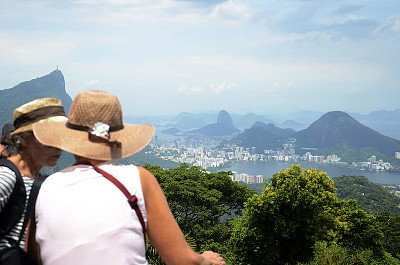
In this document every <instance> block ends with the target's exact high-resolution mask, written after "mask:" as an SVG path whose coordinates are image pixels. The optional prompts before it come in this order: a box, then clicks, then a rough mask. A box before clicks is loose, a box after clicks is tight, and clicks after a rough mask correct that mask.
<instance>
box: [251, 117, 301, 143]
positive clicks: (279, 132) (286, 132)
mask: <svg viewBox="0 0 400 265" xmlns="http://www.w3.org/2000/svg"><path fill="white" fill-rule="evenodd" d="M254 127H261V128H264V129H265V130H267V131H269V132H271V133H273V134H275V135H276V136H278V138H280V139H285V138H288V137H290V136H291V135H293V134H294V131H293V130H291V129H282V128H279V127H276V126H275V125H274V124H273V123H268V124H265V123H263V122H261V121H257V122H256V123H254V124H253V126H252V128H254Z"/></svg>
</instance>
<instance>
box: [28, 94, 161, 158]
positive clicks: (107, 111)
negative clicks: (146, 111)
mask: <svg viewBox="0 0 400 265" xmlns="http://www.w3.org/2000/svg"><path fill="white" fill-rule="evenodd" d="M33 132H34V134H35V137H36V139H37V140H38V141H39V142H40V143H42V144H44V145H48V146H52V147H57V148H59V149H62V150H64V151H67V152H70V153H72V154H75V155H78V156H81V157H85V158H89V159H95V160H103V161H104V160H113V159H120V158H125V157H128V156H131V155H133V154H135V153H137V152H139V151H140V150H142V149H143V148H144V147H146V146H147V145H148V144H149V143H150V141H151V139H152V138H153V136H154V133H155V128H154V126H153V125H149V124H128V123H124V122H123V120H122V110H121V105H120V103H119V100H118V98H117V97H116V96H115V95H113V94H111V93H108V92H105V91H100V90H89V91H83V92H80V93H78V94H77V95H76V97H75V99H74V101H73V102H72V105H71V109H70V112H69V115H68V121H67V122H55V123H51V124H35V125H34V126H33Z"/></svg>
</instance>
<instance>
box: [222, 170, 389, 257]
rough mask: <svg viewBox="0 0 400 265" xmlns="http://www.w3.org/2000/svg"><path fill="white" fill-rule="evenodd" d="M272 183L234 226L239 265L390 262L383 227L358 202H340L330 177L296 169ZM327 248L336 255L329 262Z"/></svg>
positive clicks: (280, 174) (233, 242)
mask: <svg viewBox="0 0 400 265" xmlns="http://www.w3.org/2000/svg"><path fill="white" fill-rule="evenodd" d="M270 181H271V182H270V184H267V185H266V187H265V189H264V190H263V192H262V193H261V194H260V195H255V196H253V197H252V198H250V199H249V200H248V201H247V203H246V213H245V215H244V216H243V217H240V218H238V219H237V220H235V221H234V228H233V231H232V237H231V239H230V242H229V243H230V246H231V247H232V249H233V252H234V253H235V258H236V259H237V263H238V264H259V261H260V260H262V261H263V264H296V263H298V262H309V261H310V260H311V259H312V258H314V261H313V262H319V260H322V259H323V258H324V259H323V260H325V261H324V262H327V263H323V262H322V261H321V262H322V263H321V264H329V263H328V261H329V259H330V258H332V259H336V258H335V257H336V256H341V259H339V258H338V259H336V261H337V262H338V263H334V264H346V263H340V260H342V261H343V262H345V261H346V260H348V261H349V260H354V262H355V263H354V264H361V262H363V259H361V257H363V256H368V255H369V256H371V257H372V258H371V259H370V260H372V259H373V260H375V261H376V260H384V259H385V255H386V254H385V251H384V247H383V233H382V227H381V225H380V224H379V223H378V222H377V220H376V218H375V217H374V216H372V215H370V214H368V213H366V212H365V211H364V210H363V209H362V208H361V207H360V206H359V205H358V204H357V202H356V201H354V200H348V201H344V200H340V199H338V198H337V196H336V188H335V187H334V184H333V181H332V179H330V178H329V177H328V176H327V175H326V173H325V172H320V171H317V170H315V169H310V170H307V169H305V170H303V169H302V168H301V167H300V166H297V165H292V166H291V167H289V168H288V169H287V170H282V171H280V172H278V173H276V174H275V175H274V176H273V177H272V178H271V179H270ZM317 242H326V244H327V245H318V244H317ZM323 248H326V249H327V251H328V252H329V253H330V254H328V255H327V256H326V257H322V254H321V253H322V252H323V250H321V249H323ZM329 255H330V256H329ZM313 264H318V263H313ZM350 264H351V263H350Z"/></svg>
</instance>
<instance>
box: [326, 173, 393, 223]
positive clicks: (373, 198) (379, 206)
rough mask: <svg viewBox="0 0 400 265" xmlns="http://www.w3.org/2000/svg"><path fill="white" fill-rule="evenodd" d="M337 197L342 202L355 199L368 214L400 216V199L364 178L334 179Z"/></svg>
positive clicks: (342, 177) (347, 177)
mask: <svg viewBox="0 0 400 265" xmlns="http://www.w3.org/2000/svg"><path fill="white" fill-rule="evenodd" d="M333 181H334V183H335V184H334V185H335V188H336V189H337V192H336V193H337V196H338V198H339V199H342V200H349V199H354V200H356V201H357V202H358V204H359V205H360V206H361V207H362V208H363V209H364V210H365V211H366V212H367V213H370V214H373V215H376V214H377V213H378V212H384V211H388V212H390V213H391V214H392V215H393V216H400V208H398V206H399V204H400V197H398V196H395V195H393V194H391V193H390V192H389V191H387V190H386V189H385V188H383V187H381V186H380V185H378V184H375V183H372V182H370V181H369V180H368V179H367V178H366V177H364V176H341V177H336V178H333Z"/></svg>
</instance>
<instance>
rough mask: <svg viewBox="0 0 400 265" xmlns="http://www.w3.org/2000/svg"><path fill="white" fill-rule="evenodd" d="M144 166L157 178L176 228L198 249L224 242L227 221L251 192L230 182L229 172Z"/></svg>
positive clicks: (235, 215)
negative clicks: (191, 240)
mask: <svg viewBox="0 0 400 265" xmlns="http://www.w3.org/2000/svg"><path fill="white" fill-rule="evenodd" d="M144 167H145V168H146V169H148V170H149V171H150V172H152V173H153V175H154V176H155V177H156V178H157V180H158V182H159V183H160V186H161V188H162V190H163V192H164V194H165V196H166V198H167V200H168V204H169V207H170V209H171V211H172V213H173V215H174V217H175V219H176V220H177V222H178V224H179V226H180V228H181V229H182V231H183V233H184V234H186V235H188V236H190V237H193V238H194V239H195V241H196V244H197V249H198V250H201V249H203V248H204V247H205V246H208V247H210V246H212V247H213V248H214V250H217V248H218V247H219V246H222V245H224V241H225V240H227V239H228V238H229V236H230V227H229V223H228V222H227V221H228V220H230V219H233V218H236V217H237V216H238V215H241V214H242V212H243V210H244V202H245V201H246V200H247V199H248V198H249V197H251V196H252V195H253V194H254V193H255V192H254V191H253V190H250V189H248V188H247V187H246V186H244V185H239V184H238V183H237V182H234V181H232V179H231V177H230V172H224V171H220V172H218V173H208V172H206V171H205V170H204V169H201V168H200V167H194V166H192V167H189V166H188V165H187V164H181V165H180V166H179V167H177V168H174V169H162V168H160V167H159V166H151V165H148V164H146V165H145V166H144Z"/></svg>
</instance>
